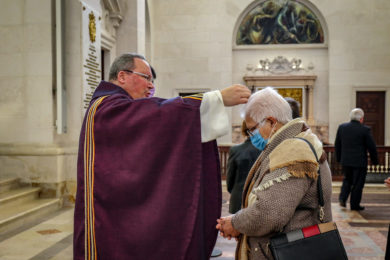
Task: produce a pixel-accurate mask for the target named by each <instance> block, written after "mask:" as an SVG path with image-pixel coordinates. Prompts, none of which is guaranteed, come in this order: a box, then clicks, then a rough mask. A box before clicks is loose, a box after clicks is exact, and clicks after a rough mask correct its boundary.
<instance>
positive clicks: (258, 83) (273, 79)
mask: <svg viewBox="0 0 390 260" xmlns="http://www.w3.org/2000/svg"><path fill="white" fill-rule="evenodd" d="M243 79H244V81H245V84H246V86H248V87H249V88H250V89H251V90H252V92H254V91H256V89H258V88H261V87H267V86H272V87H275V88H293V87H301V88H303V89H304V90H305V93H304V98H303V102H302V104H301V105H302V107H304V110H305V111H307V113H305V115H304V116H305V119H306V120H307V122H308V123H309V124H310V125H315V120H314V117H313V89H314V83H315V80H316V79H317V76H316V75H247V76H244V78H243Z"/></svg>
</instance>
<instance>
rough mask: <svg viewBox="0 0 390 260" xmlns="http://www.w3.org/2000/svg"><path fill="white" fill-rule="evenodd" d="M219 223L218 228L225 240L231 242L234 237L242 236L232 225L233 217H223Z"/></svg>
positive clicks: (218, 220)
mask: <svg viewBox="0 0 390 260" xmlns="http://www.w3.org/2000/svg"><path fill="white" fill-rule="evenodd" d="M217 222H218V224H217V226H216V228H217V229H219V231H220V234H221V236H223V237H224V238H228V239H229V240H230V239H231V238H232V237H238V236H239V235H240V234H241V233H240V232H239V231H238V230H236V229H234V227H233V225H232V216H229V217H222V218H220V219H217Z"/></svg>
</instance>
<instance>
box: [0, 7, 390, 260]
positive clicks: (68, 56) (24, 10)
mask: <svg viewBox="0 0 390 260" xmlns="http://www.w3.org/2000/svg"><path fill="white" fill-rule="evenodd" d="M0 4H1V8H0V43H1V49H0V68H1V69H0V91H1V94H0V259H4V260H6V259H34V260H35V259H64V260H66V259H72V250H73V247H72V241H73V240H72V239H73V238H72V234H73V222H72V221H73V208H74V203H75V197H76V178H77V175H76V173H77V169H76V168H77V154H78V149H79V135H80V129H81V127H82V124H83V118H84V114H85V111H86V108H87V107H88V104H89V101H90V100H91V97H92V94H93V92H94V90H95V89H96V87H97V85H98V84H99V82H100V81H101V80H105V81H108V76H109V68H110V65H111V63H112V62H113V61H114V59H115V57H117V56H119V55H120V54H122V53H126V52H132V53H139V54H142V55H144V56H145V57H146V60H148V61H149V63H150V64H151V65H152V66H153V68H154V70H155V71H156V73H157V77H156V79H155V81H154V84H155V88H156V91H155V94H154V95H155V96H156V97H161V98H167V99H168V98H173V97H176V96H186V95H192V94H194V93H205V92H208V91H213V90H221V89H223V88H225V87H227V86H230V85H232V84H236V83H237V84H243V85H245V86H247V87H248V88H249V90H250V91H251V92H252V93H255V92H256V91H258V90H261V89H262V88H265V87H267V86H272V87H273V88H275V89H276V90H277V91H278V93H279V94H281V95H282V96H284V97H292V98H294V99H296V100H297V101H299V103H300V104H301V106H300V117H302V118H303V119H304V120H305V121H306V122H307V124H308V125H309V126H310V128H311V129H312V131H313V132H314V133H315V134H317V135H318V137H319V139H320V140H321V141H322V143H323V145H324V150H325V151H326V153H327V156H328V158H327V159H328V162H329V165H330V167H331V170H332V178H333V197H332V213H333V218H334V220H335V221H336V223H337V225H338V228H339V230H340V233H341V237H342V240H343V243H344V246H345V247H346V251H347V254H348V257H349V259H356V260H357V259H372V260H374V259H383V258H384V255H385V248H386V241H387V236H388V226H389V224H390V191H389V190H388V189H387V188H386V187H385V186H384V184H383V180H384V179H385V178H387V177H390V166H389V162H390V113H389V111H390V48H389V46H390V34H389V31H390V20H389V19H388V17H389V15H390V1H388V0H371V1H365V0H348V1H339V0H328V1H320V0H219V1H206V0H163V1H162V0H66V1H65V0H34V1H32V0H29V1H26V0H0ZM355 107H359V108H362V109H363V110H364V111H365V118H364V124H366V125H368V126H369V127H371V131H372V135H373V137H374V140H375V143H376V145H377V150H378V156H379V165H376V166H374V165H371V164H369V166H368V175H367V180H366V186H365V189H364V194H363V204H364V205H366V210H365V211H364V212H353V211H349V210H346V209H344V208H341V207H340V206H339V204H338V198H337V194H338V193H339V191H340V186H341V181H342V177H343V175H342V172H341V166H340V165H339V164H338V163H337V162H336V159H335V148H334V143H335V138H336V132H337V128H338V126H339V125H340V124H341V123H344V122H347V121H349V112H350V111H351V110H352V109H353V108H355ZM226 109H227V111H228V115H229V125H230V126H231V127H230V129H229V131H228V134H227V135H225V136H223V137H220V138H218V140H217V143H218V148H219V156H220V163H221V175H222V190H223V208H222V213H221V214H222V216H224V215H228V214H229V213H228V203H229V193H228V192H227V190H226V181H225V179H226V167H227V160H228V153H229V149H230V147H231V146H233V145H235V144H239V143H241V142H243V141H244V137H243V136H242V135H241V132H240V127H241V123H242V120H243V118H242V111H243V109H244V105H238V106H235V107H230V108H226ZM216 248H219V249H221V250H222V255H221V256H219V257H217V258H216V259H221V260H222V259H224V260H232V259H234V250H235V241H234V240H224V239H223V238H220V237H219V238H218V240H217V244H216Z"/></svg>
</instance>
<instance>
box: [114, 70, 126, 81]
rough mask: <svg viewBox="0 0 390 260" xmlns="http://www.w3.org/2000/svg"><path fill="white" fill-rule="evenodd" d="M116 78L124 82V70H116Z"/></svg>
mask: <svg viewBox="0 0 390 260" xmlns="http://www.w3.org/2000/svg"><path fill="white" fill-rule="evenodd" d="M116 80H117V81H118V82H119V83H121V84H124V83H125V81H126V71H123V70H121V71H119V72H118V75H117V77H116Z"/></svg>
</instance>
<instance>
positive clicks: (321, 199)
mask: <svg viewBox="0 0 390 260" xmlns="http://www.w3.org/2000/svg"><path fill="white" fill-rule="evenodd" d="M294 138H297V139H301V140H303V141H305V142H306V143H307V144H308V145H309V146H310V149H311V151H312V152H313V154H314V156H315V157H316V161H317V163H318V171H317V173H318V178H317V193H318V204H319V208H320V211H319V214H318V218H319V219H320V221H321V222H324V216H325V212H324V205H325V203H324V194H323V192H322V184H321V175H320V173H321V171H320V167H319V165H320V161H319V160H318V156H317V153H316V151H315V149H314V147H313V145H312V144H311V143H310V142H309V141H308V140H306V139H305V138H302V137H294Z"/></svg>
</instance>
